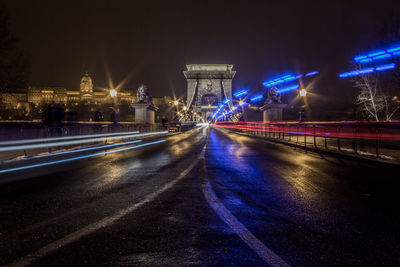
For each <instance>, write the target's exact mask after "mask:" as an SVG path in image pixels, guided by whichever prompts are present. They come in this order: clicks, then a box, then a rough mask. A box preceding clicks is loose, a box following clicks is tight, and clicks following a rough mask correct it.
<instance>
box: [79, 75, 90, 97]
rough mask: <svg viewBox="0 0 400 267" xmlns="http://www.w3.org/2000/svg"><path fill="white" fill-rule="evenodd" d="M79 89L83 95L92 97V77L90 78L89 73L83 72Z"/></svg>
mask: <svg viewBox="0 0 400 267" xmlns="http://www.w3.org/2000/svg"><path fill="white" fill-rule="evenodd" d="M80 91H81V94H82V95H83V96H84V97H92V94H93V82H92V78H90V76H89V74H87V73H86V74H85V75H83V76H82V79H81V84H80Z"/></svg>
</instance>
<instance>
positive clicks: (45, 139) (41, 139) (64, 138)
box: [0, 131, 139, 146]
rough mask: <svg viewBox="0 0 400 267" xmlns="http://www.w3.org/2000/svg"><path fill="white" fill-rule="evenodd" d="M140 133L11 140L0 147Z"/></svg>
mask: <svg viewBox="0 0 400 267" xmlns="http://www.w3.org/2000/svg"><path fill="white" fill-rule="evenodd" d="M138 133H139V131H134V132H120V133H105V134H87V135H74V136H61V137H48V138H36V139H24V140H11V141H3V142H0V146H5V145H17V144H30V143H40V142H54V141H60V140H74V139H83V138H92V137H103V136H116V135H127V134H138Z"/></svg>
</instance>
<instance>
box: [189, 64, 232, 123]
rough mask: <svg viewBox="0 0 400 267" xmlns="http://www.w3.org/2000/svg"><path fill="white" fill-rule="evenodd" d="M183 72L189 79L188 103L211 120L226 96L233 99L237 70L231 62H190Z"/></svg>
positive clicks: (206, 118)
mask: <svg viewBox="0 0 400 267" xmlns="http://www.w3.org/2000/svg"><path fill="white" fill-rule="evenodd" d="M186 68H187V70H186V71H184V72H183V74H184V75H185V77H186V80H187V104H188V107H190V106H192V107H193V110H194V111H196V112H197V113H198V114H201V116H202V117H203V119H204V120H206V121H207V120H210V118H211V115H212V113H213V112H214V110H215V109H217V108H218V106H219V105H220V104H221V103H222V101H223V100H224V99H226V98H229V99H232V79H233V77H234V76H235V73H236V71H233V70H232V69H233V65H229V64H190V65H186Z"/></svg>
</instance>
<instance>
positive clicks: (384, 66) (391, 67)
mask: <svg viewBox="0 0 400 267" xmlns="http://www.w3.org/2000/svg"><path fill="white" fill-rule="evenodd" d="M395 67H396V64H394V63H392V64H387V65H382V66H379V67H376V68H375V69H376V70H377V71H383V70H391V69H394V68H395Z"/></svg>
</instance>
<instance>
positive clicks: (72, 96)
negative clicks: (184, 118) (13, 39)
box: [0, 73, 171, 119]
mask: <svg viewBox="0 0 400 267" xmlns="http://www.w3.org/2000/svg"><path fill="white" fill-rule="evenodd" d="M110 91H111V90H108V89H98V90H95V89H94V87H93V81H92V78H91V77H90V76H89V75H88V74H87V73H86V74H85V75H83V77H82V78H81V82H80V86H79V91H78V90H68V89H67V88H66V87H60V86H29V87H28V90H27V92H24V93H20V92H15V93H12V92H11V93H0V109H2V110H17V109H23V108H25V109H31V108H32V107H36V108H43V107H46V106H47V105H49V104H58V105H62V106H64V107H73V106H78V105H79V104H87V105H89V106H93V107H95V106H98V105H107V104H110V105H113V104H121V103H125V104H132V103H135V102H136V90H133V89H132V90H127V89H119V90H118V92H117V93H116V96H114V97H113V96H111V94H110ZM170 101H171V98H170V97H168V96H165V97H155V98H153V102H154V104H155V105H163V104H165V103H168V102H170ZM3 119H4V118H3Z"/></svg>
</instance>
